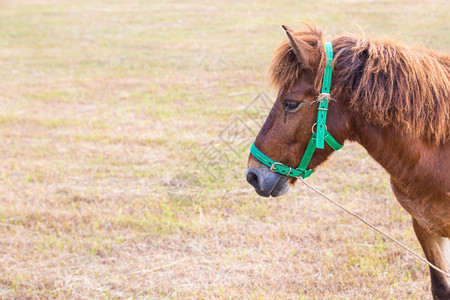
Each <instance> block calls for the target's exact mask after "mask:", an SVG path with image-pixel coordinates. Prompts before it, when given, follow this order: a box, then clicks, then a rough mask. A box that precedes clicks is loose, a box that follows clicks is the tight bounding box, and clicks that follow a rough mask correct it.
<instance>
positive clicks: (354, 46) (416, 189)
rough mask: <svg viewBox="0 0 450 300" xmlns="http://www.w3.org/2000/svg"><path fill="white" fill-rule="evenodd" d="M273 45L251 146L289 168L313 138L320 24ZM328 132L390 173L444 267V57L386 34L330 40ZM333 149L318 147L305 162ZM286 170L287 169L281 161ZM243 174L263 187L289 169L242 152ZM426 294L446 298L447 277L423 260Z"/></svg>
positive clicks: (447, 74) (448, 204) (449, 249)
mask: <svg viewBox="0 0 450 300" xmlns="http://www.w3.org/2000/svg"><path fill="white" fill-rule="evenodd" d="M283 28H284V29H285V30H286V33H287V35H288V39H287V40H286V41H284V42H283V43H281V45H280V46H279V48H278V49H277V51H276V53H275V57H274V60H273V62H272V66H271V68H270V75H271V78H272V83H273V85H274V86H275V87H276V88H277V89H278V91H279V93H278V97H277V99H276V101H275V103H274V106H273V107H272V110H271V111H270V114H269V116H268V117H267V120H266V122H265V124H264V126H263V127H262V128H261V131H260V132H259V134H258V136H257V138H256V140H255V146H256V147H257V148H259V149H260V150H261V152H263V153H264V154H265V155H267V156H268V157H270V158H271V159H273V160H275V161H278V162H281V163H283V164H285V165H287V166H289V167H292V168H295V167H296V166H298V165H299V162H300V159H301V157H302V156H303V154H304V152H305V149H306V147H307V144H308V141H309V139H310V138H311V128H312V127H313V125H314V124H315V122H316V116H317V114H318V104H317V96H318V94H319V92H320V87H321V85H322V78H323V74H324V69H325V66H326V63H327V58H326V54H325V52H324V49H323V48H324V41H323V34H322V31H321V30H319V29H317V28H315V27H311V26H308V29H307V30H306V31H301V32H294V31H292V30H291V29H290V28H288V27H287V26H283ZM332 46H333V54H334V59H333V65H332V68H333V77H332V81H331V91H330V95H331V97H332V98H333V99H335V101H330V102H329V107H328V119H327V121H326V122H327V124H326V125H327V127H328V132H329V133H330V134H331V135H332V136H333V137H334V138H335V139H336V141H337V142H339V143H340V144H343V143H344V141H346V140H349V141H356V142H358V143H360V144H361V145H362V146H363V147H364V148H365V149H366V150H367V151H368V153H369V154H370V155H371V156H372V157H373V158H374V159H375V160H376V161H377V162H378V163H379V164H380V165H381V166H383V167H384V168H385V169H386V171H387V172H388V173H389V174H390V176H391V186H392V189H393V191H394V194H395V196H396V198H397V200H398V201H399V202H400V204H401V205H402V206H403V207H404V208H405V209H406V211H408V212H409V213H410V214H411V216H412V223H413V227H414V231H415V233H416V236H417V238H418V240H419V242H420V244H421V246H422V249H423V251H424V252H425V255H426V257H427V259H428V260H429V261H430V262H431V263H433V264H434V265H436V266H437V267H439V268H441V269H442V270H444V271H446V272H449V271H450V243H449V240H448V239H449V238H450V173H449V170H450V130H449V127H450V100H449V99H450V93H449V90H450V57H449V56H448V55H443V54H438V53H436V52H433V51H430V50H425V49H421V48H417V47H415V48H414V47H408V46H404V45H401V44H399V43H396V42H393V41H381V40H375V39H370V38H367V37H361V38H354V37H339V38H336V39H335V40H333V41H332ZM332 152H333V150H332V149H331V148H330V147H329V146H328V145H325V148H324V149H317V150H316V151H315V153H314V155H313V157H312V159H311V161H310V162H309V165H308V168H315V167H317V166H318V165H320V164H321V163H323V162H324V161H325V160H326V159H327V157H328V156H329V155H330V154H331V153H332ZM289 170H290V169H289ZM247 181H248V182H249V183H250V184H251V185H252V186H254V188H255V190H256V192H257V193H258V194H259V195H261V196H264V197H269V196H273V197H276V196H279V195H282V194H284V193H286V192H287V191H288V189H289V183H290V184H293V183H294V182H295V181H296V179H295V178H293V177H288V176H284V175H281V174H279V173H276V172H272V171H271V170H270V168H269V167H267V166H266V165H264V164H262V163H261V162H260V161H258V160H257V159H256V158H255V157H254V156H253V155H250V157H249V160H248V166H247ZM430 272H431V285H432V293H433V297H434V299H450V278H448V277H447V276H445V275H444V274H442V273H439V272H437V271H435V270H434V269H430Z"/></svg>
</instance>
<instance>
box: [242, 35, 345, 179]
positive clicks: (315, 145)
mask: <svg viewBox="0 0 450 300" xmlns="http://www.w3.org/2000/svg"><path fill="white" fill-rule="evenodd" d="M324 48H325V54H326V56H327V65H326V67H325V73H324V74H323V81H322V91H321V93H320V95H319V97H318V98H317V99H318V100H319V110H318V112H317V123H316V124H314V126H313V129H314V127H315V126H317V132H314V131H313V134H312V136H311V139H310V140H309V143H308V146H307V147H306V150H305V153H304V154H303V157H302V159H301V161H300V164H299V166H298V168H296V169H295V168H291V167H289V166H286V165H285V164H283V163H280V162H277V161H275V160H273V159H271V158H270V157H268V156H267V155H265V154H264V153H262V152H261V151H260V150H259V149H258V148H256V146H255V143H253V144H252V146H251V147H250V153H251V154H252V155H253V156H254V157H255V158H256V159H257V160H259V161H260V162H261V163H263V164H264V165H266V166H267V167H269V168H270V170H271V171H273V172H276V173H279V174H281V175H285V176H291V177H296V178H298V177H302V178H306V177H308V176H310V175H311V174H312V173H313V172H314V170H308V169H307V167H308V164H309V162H310V161H311V158H312V156H313V154H314V152H315V151H316V149H323V148H324V144H325V143H327V144H328V145H329V146H330V147H331V149H333V150H334V151H336V150H339V149H341V148H342V147H343V145H341V144H339V143H338V142H337V141H336V140H335V139H334V138H333V136H331V134H330V133H329V132H328V130H327V128H326V122H327V111H328V102H329V100H330V87H331V75H332V63H333V46H332V45H331V43H329V42H328V43H325V45H324Z"/></svg>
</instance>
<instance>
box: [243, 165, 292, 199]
mask: <svg viewBox="0 0 450 300" xmlns="http://www.w3.org/2000/svg"><path fill="white" fill-rule="evenodd" d="M247 181H248V183H250V184H251V185H252V186H253V187H254V188H255V191H256V193H258V195H260V196H263V197H269V196H272V197H278V196H281V195H283V194H285V193H287V191H288V190H289V177H287V176H283V175H281V174H278V173H275V172H272V171H270V169H269V168H268V167H266V166H265V165H263V164H260V165H259V166H258V167H255V168H254V167H251V166H248V167H247Z"/></svg>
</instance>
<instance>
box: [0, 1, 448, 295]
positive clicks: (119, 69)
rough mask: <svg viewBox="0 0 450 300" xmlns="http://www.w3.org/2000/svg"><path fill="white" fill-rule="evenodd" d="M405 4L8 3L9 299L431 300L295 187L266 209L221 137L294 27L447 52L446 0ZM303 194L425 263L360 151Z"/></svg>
mask: <svg viewBox="0 0 450 300" xmlns="http://www.w3.org/2000/svg"><path fill="white" fill-rule="evenodd" d="M410 2H411V1H393V0H392V1H391V0H386V1H352V0H348V1H339V2H338V1H323V0H322V1H286V0H279V1H260V2H255V1H249V0H240V1H228V0H227V1H222V2H219V1H215V2H213V1H206V0H192V1H154V0H152V1H144V0H133V1H125V0H115V1H87V0H78V1H73V0H72V1H69V0H30V1H21V0H14V1H9V0H0V103H1V105H0V137H1V141H2V142H1V143H0V155H1V156H0V158H1V168H0V298H4V299H11V298H20V299H23V298H29V299H47V298H56V299H86V298H102V299H106V298H108V299H109V298H115V299H123V298H151V299H154V298H155V299H159V298H166V299H187V298H193V299H211V298H220V299H241V298H246V299H356V298H359V299H430V289H429V275H428V268H427V267H426V266H425V265H423V264H422V263H419V262H417V261H416V260H414V259H413V258H412V256H411V255H408V254H406V253H405V252H404V251H402V250H401V249H400V248H398V247H397V246H396V245H395V244H393V243H392V242H390V241H387V240H386V239H384V238H382V237H381V236H379V235H377V234H375V233H374V232H373V231H372V230H370V229H368V228H366V227H364V226H363V225H361V224H360V223H358V222H357V221H356V220H354V219H352V218H351V217H349V216H347V215H344V214H342V213H340V212H339V211H338V210H337V209H336V208H335V207H332V206H331V205H330V204H328V203H326V202H325V201H324V200H323V199H321V198H319V197H318V196H317V195H315V194H314V193H313V192H311V191H309V190H307V189H305V188H304V187H302V186H300V185H297V186H296V187H294V188H293V189H291V191H290V192H289V193H288V194H287V195H285V196H283V197H281V198H276V199H274V198H270V199H262V198H260V197H258V196H257V195H256V193H255V192H254V190H253V188H252V187H251V186H250V185H248V184H247V183H246V181H245V168H246V162H247V156H248V151H247V150H246V149H244V148H233V149H234V150H235V151H233V150H232V149H230V148H229V147H227V144H226V141H227V138H229V133H230V130H231V129H232V128H234V127H233V126H235V125H236V124H238V123H239V122H240V123H239V124H241V125H243V124H246V125H248V127H245V126H244V127H242V128H244V129H245V128H246V131H245V134H244V136H243V139H242V142H243V144H240V145H239V146H242V145H244V146H245V143H244V142H245V141H248V140H249V139H251V138H252V137H254V136H255V134H256V132H255V131H257V128H258V125H257V123H256V122H254V121H255V119H254V118H255V115H254V113H253V114H252V113H250V114H247V112H248V109H247V111H246V108H247V106H248V105H249V104H250V103H251V101H252V99H254V98H255V97H256V96H257V95H259V94H260V93H261V92H264V93H266V94H267V95H269V96H270V97H271V99H272V100H273V95H274V93H275V91H273V90H271V89H270V88H269V87H268V84H267V74H266V73H267V69H268V65H269V63H270V60H271V57H272V53H273V52H274V50H275V48H276V46H277V45H278V43H279V42H280V41H281V40H283V39H284V38H285V36H284V32H283V30H282V29H281V27H280V25H281V24H288V25H290V26H291V27H293V28H301V26H302V25H301V24H300V22H299V21H300V20H307V21H308V20H310V21H314V22H315V23H317V24H319V25H321V26H322V27H323V28H325V29H326V31H327V33H328V34H329V35H328V36H329V38H330V39H331V38H332V37H335V36H338V35H339V34H345V33H347V32H356V33H359V32H361V31H363V32H365V33H367V34H369V35H376V36H382V37H383V36H388V37H394V38H396V39H399V40H402V41H404V42H406V43H409V44H412V43H418V44H422V45H425V46H428V47H431V48H434V49H438V50H441V51H448V49H449V45H450V34H449V33H450V23H449V22H448V20H449V18H450V9H449V3H448V1H445V0H439V1H425V0H421V1H414V4H412V3H410ZM236 122H238V123H236ZM217 153H221V155H222V156H221V157H222V158H226V165H225V166H226V168H223V169H222V170H221V172H218V171H217V170H218V169H214V168H212V169H208V170H209V171H210V172H206V171H205V170H204V169H202V166H205V164H206V165H207V166H208V163H209V162H211V159H212V158H213V157H216V158H217V156H214V155H218V154H217ZM223 161H225V160H223ZM223 161H222V162H223ZM222 166H223V165H222ZM213 167H214V166H213ZM215 167H217V165H216V166H215ZM308 181H309V182H310V183H311V184H313V185H315V186H317V187H318V188H319V189H321V190H322V191H324V192H325V193H326V194H328V195H330V196H332V197H333V198H334V199H339V200H340V201H341V202H342V203H344V204H345V206H346V207H348V208H350V209H352V210H353V211H355V212H357V213H358V214H360V215H362V216H364V217H366V218H367V219H368V220H369V221H371V222H373V223H375V224H376V225H378V226H380V227H381V228H382V229H384V230H386V231H387V232H389V233H391V234H392V235H393V236H394V237H396V238H398V239H399V240H401V241H402V242H404V243H406V244H407V245H409V246H410V247H411V248H413V249H415V250H417V251H420V253H422V252H421V250H420V247H419V245H418V242H417V241H416V239H415V236H414V233H413V230H412V226H411V225H410V220H409V216H408V214H407V213H406V212H404V211H403V210H402V209H401V208H400V206H399V205H398V204H397V202H396V201H395V199H394V196H393V194H392V192H391V190H390V188H389V178H388V176H387V174H386V173H385V172H384V171H383V170H382V169H381V168H380V167H379V166H378V165H377V164H376V163H375V162H374V161H373V160H372V159H371V158H370V157H368V155H367V153H366V152H365V150H364V149H363V148H361V147H360V146H359V145H357V144H346V146H345V147H344V148H343V150H341V151H339V152H337V153H336V154H335V155H334V156H333V158H332V160H330V161H329V162H328V163H326V165H324V166H323V167H321V168H320V169H319V170H318V171H317V172H316V173H315V174H314V175H313V176H312V177H311V178H310V179H308Z"/></svg>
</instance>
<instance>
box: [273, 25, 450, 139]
mask: <svg viewBox="0 0 450 300" xmlns="http://www.w3.org/2000/svg"><path fill="white" fill-rule="evenodd" d="M308 29H309V30H308V31H302V32H295V33H294V35H295V37H296V38H299V39H302V40H303V41H306V42H307V43H309V44H310V45H312V46H313V47H315V49H317V57H316V61H317V68H316V69H315V70H314V71H317V74H318V76H317V77H316V81H315V85H314V86H315V89H316V93H319V92H320V88H321V85H322V77H323V71H324V68H325V64H326V59H325V53H324V50H323V40H322V39H323V38H322V37H323V33H322V31H321V30H319V29H317V28H315V27H310V26H308ZM333 52H334V60H333V81H332V85H331V96H332V97H333V98H335V99H337V100H338V101H339V100H340V98H341V99H342V100H344V99H345V100H347V99H348V101H349V108H350V109H351V110H353V111H357V112H359V113H361V114H362V115H363V116H364V117H365V119H366V120H367V121H368V122H369V123H371V124H374V125H378V126H392V127H395V128H397V129H399V130H401V131H402V132H403V134H405V135H408V136H411V137H413V138H420V139H423V140H426V141H429V142H431V143H434V144H444V143H445V142H447V141H448V140H449V138H450V136H449V135H450V130H449V129H450V128H449V127H450V99H449V98H450V79H449V78H450V57H449V56H448V55H444V54H438V53H436V52H433V51H430V50H426V49H422V48H417V47H408V46H405V45H401V44H399V43H397V42H394V41H389V40H377V39H373V38H368V37H360V38H353V37H339V38H337V39H335V40H333ZM305 70H306V68H305V67H304V66H302V64H301V63H299V62H298V61H297V58H296V56H295V54H294V52H293V51H292V49H291V46H290V44H289V43H288V41H287V40H286V41H284V42H283V43H281V45H280V46H279V47H278V49H277V51H276V52H275V57H274V59H273V61H272V65H271V67H270V71H269V73H270V76H271V79H272V84H273V85H274V86H275V87H276V88H277V89H281V88H285V87H287V86H291V85H292V84H293V83H294V81H295V80H296V79H298V78H299V76H300V74H301V73H302V72H304V71H305Z"/></svg>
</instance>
